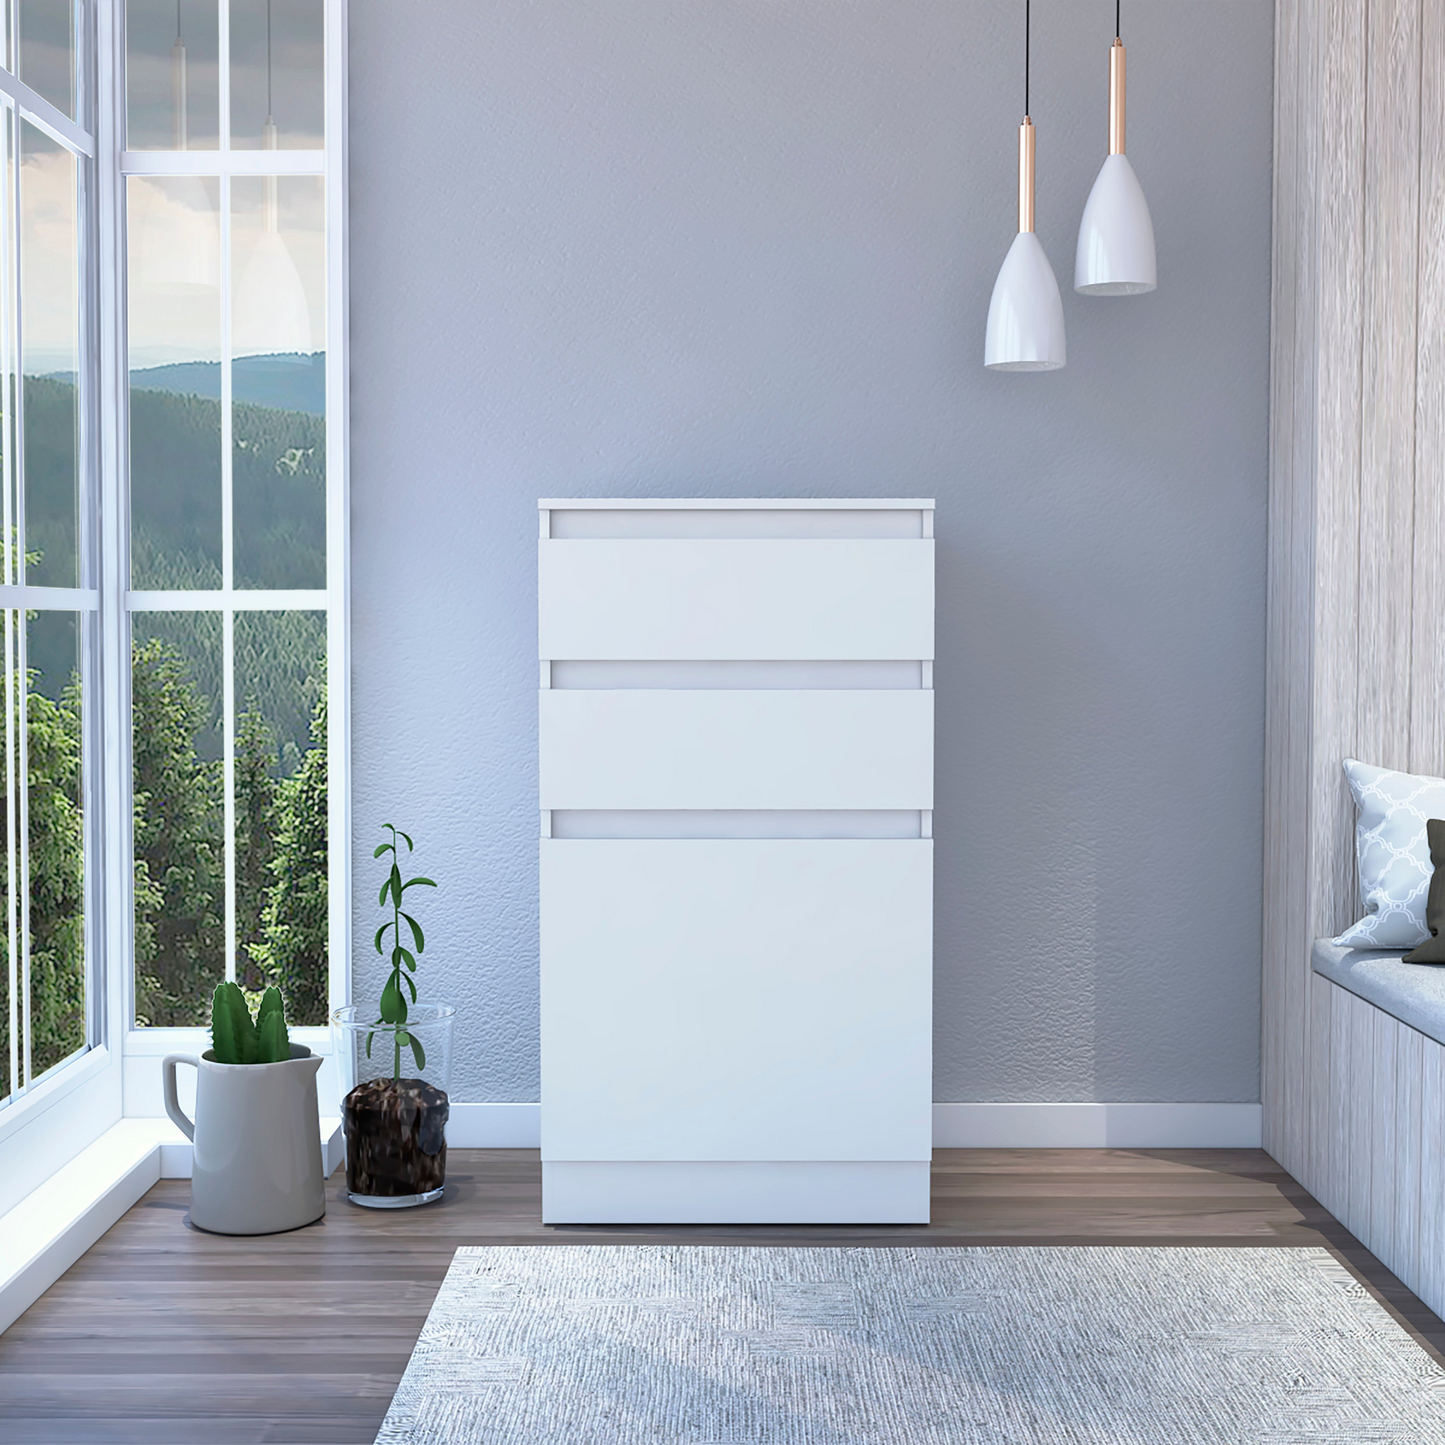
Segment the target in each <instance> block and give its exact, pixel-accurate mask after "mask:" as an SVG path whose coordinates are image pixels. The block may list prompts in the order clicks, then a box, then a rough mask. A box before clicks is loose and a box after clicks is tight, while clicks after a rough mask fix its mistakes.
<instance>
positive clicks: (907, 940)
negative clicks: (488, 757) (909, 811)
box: [542, 839, 932, 1160]
mask: <svg viewBox="0 0 1445 1445" xmlns="http://www.w3.org/2000/svg"><path fill="white" fill-rule="evenodd" d="M931 915H932V844H931V843H930V842H928V841H926V840H894V839H890V840H872V839H869V840H854V839H832V840H812V839H807V840H797V839H788V840H713V839H689V840H672V839H665V840H658V839H642V840H635V839H629V840H611V839H609V840H585V841H583V840H556V839H549V840H544V841H543V843H542V1079H543V1085H542V1135H543V1139H542V1142H543V1157H544V1158H547V1159H554V1160H563V1159H571V1160H608V1159H612V1160H730V1159H731V1160H908V1159H913V1160H918V1159H927V1158H928V1157H929V1150H930V1134H931V1120H930V1115H931V1103H930V1100H931V1095H932V1087H931V1085H932V1066H931V1006H932V998H931V992H932V990H931V962H932V960H931V954H932V916H931Z"/></svg>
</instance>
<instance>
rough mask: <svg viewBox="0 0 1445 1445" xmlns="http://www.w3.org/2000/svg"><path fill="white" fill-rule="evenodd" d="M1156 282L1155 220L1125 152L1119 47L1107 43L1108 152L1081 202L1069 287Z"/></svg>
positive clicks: (1118, 290) (1099, 292)
mask: <svg viewBox="0 0 1445 1445" xmlns="http://www.w3.org/2000/svg"><path fill="white" fill-rule="evenodd" d="M1158 284H1159V280H1158V274H1157V270H1156V266H1155V260H1154V222H1153V221H1152V220H1151V219H1150V217H1149V203H1148V202H1147V201H1146V200H1145V199H1144V191H1143V188H1142V187H1141V186H1140V185H1139V178H1138V177H1137V176H1136V175H1135V174H1134V167H1133V166H1131V165H1130V164H1129V158H1128V157H1127V156H1126V155H1125V154H1124V47H1123V45H1122V44H1121V43H1120V41H1119V40H1118V39H1117V38H1116V39H1115V41H1114V43H1113V45H1112V46H1110V48H1109V154H1108V155H1107V156H1106V157H1105V158H1104V164H1103V166H1102V167H1101V168H1100V170H1099V175H1098V178H1097V179H1096V180H1095V182H1094V189H1093V190H1092V191H1090V192H1089V199H1088V201H1087V203H1086V204H1085V206H1084V218H1083V221H1082V222H1081V223H1080V225H1079V245H1078V249H1077V250H1076V251H1075V253H1074V290H1075V291H1079V292H1081V293H1082V294H1083V295H1085V296H1138V295H1141V294H1142V293H1144V292H1145V291H1152V290H1154V288H1155V287H1156V286H1157V285H1158Z"/></svg>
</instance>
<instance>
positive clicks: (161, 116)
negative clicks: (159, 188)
mask: <svg viewBox="0 0 1445 1445" xmlns="http://www.w3.org/2000/svg"><path fill="white" fill-rule="evenodd" d="M218 13H219V12H218V9H217V5H216V0H126V7H125V54H126V144H127V145H128V146H129V147H130V149H131V150H133V151H158V150H159V151H166V150H176V151H183V150H193V151H199V150H212V151H213V150H215V149H216V143H217V136H218V134H219V119H220V114H221V102H220V88H219V77H220V65H219V61H218V55H219V50H218V39H217V35H218V25H219V22H218V19H217V15H218Z"/></svg>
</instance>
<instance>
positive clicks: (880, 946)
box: [538, 498, 933, 1224]
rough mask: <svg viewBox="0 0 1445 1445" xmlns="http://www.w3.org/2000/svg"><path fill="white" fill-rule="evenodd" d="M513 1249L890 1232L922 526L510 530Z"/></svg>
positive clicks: (922, 1112)
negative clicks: (536, 954)
mask: <svg viewBox="0 0 1445 1445" xmlns="http://www.w3.org/2000/svg"><path fill="white" fill-rule="evenodd" d="M540 508H541V540H540V543H539V552H538V590H539V603H538V608H539V641H540V657H541V691H540V695H539V700H538V712H539V734H540V789H541V808H542V843H541V907H542V918H541V935H542V953H541V973H542V978H541V987H542V998H541V1008H542V1160H543V1205H542V1210H543V1218H544V1219H545V1220H547V1221H548V1222H550V1223H599V1224H600V1223H885V1222H888V1223H897V1222H914V1223H921V1222H925V1221H926V1220H927V1219H928V1171H929V1159H930V1134H931V1119H930V1116H931V1098H932V1068H931V1063H932V1052H931V1028H932V1025H931V1012H932V934H933V844H932V831H933V829H932V822H933V815H932V807H933V540H932V538H933V503H932V502H931V501H925V500H918V499H908V500H899V499H887V500H867V501H860V500H855V499H851V498H850V499H846V500H845V499H828V500H814V499H793V498H789V499H783V500H756V501H755V500H710V499H687V500H676V499H629V500H593V499H588V500H549V501H543V502H542V503H540Z"/></svg>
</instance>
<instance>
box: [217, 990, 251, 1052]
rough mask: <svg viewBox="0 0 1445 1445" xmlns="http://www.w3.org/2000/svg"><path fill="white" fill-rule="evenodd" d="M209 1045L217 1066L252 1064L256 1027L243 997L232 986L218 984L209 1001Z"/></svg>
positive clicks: (243, 995) (239, 991)
mask: <svg viewBox="0 0 1445 1445" xmlns="http://www.w3.org/2000/svg"><path fill="white" fill-rule="evenodd" d="M211 1045H212V1051H213V1052H214V1054H215V1056H216V1062H217V1063H218V1064H254V1063H255V1062H256V1026H255V1025H254V1024H253V1023H252V1022H251V1010H250V1009H248V1008H247V1007H246V996H245V994H243V993H242V992H241V990H240V988H239V987H238V986H237V985H236V984H234V983H218V984H217V985H216V992H215V994H214V995H213V996H212V999H211Z"/></svg>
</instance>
